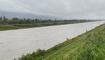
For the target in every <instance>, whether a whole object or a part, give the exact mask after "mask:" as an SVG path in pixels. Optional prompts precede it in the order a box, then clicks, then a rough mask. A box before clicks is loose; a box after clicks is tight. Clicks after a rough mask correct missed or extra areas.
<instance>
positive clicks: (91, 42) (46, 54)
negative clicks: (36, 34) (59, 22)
mask: <svg viewBox="0 0 105 60" xmlns="http://www.w3.org/2000/svg"><path fill="white" fill-rule="evenodd" d="M19 60H105V24H103V25H101V26H99V27H96V28H95V29H93V30H91V31H88V32H86V33H84V34H82V35H79V36H78V37H75V38H73V39H67V41H65V42H63V43H60V44H58V45H56V46H54V47H52V48H50V49H48V50H47V51H45V50H40V49H39V50H38V51H37V52H33V53H32V54H27V55H23V56H22V57H21V58H19Z"/></svg>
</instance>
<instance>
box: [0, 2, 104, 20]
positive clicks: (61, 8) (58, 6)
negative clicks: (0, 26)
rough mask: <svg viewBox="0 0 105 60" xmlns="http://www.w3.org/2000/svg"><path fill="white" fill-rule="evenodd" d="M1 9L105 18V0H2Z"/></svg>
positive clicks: (65, 16) (71, 16)
mask: <svg viewBox="0 0 105 60" xmlns="http://www.w3.org/2000/svg"><path fill="white" fill-rule="evenodd" d="M0 10H1V11H2V10H3V11H12V12H27V13H32V14H39V15H49V16H57V17H64V18H95V19H97V18H98V19H99V18H101V19H102V18H105V0H0Z"/></svg>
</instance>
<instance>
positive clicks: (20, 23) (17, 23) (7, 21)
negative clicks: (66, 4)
mask: <svg viewBox="0 0 105 60" xmlns="http://www.w3.org/2000/svg"><path fill="white" fill-rule="evenodd" d="M92 21H96V20H51V19H48V20H42V19H29V18H27V19H25V18H23V19H22V18H6V17H5V16H4V17H0V30H11V29H21V28H31V27H42V26H51V25H62V24H73V23H82V22H92Z"/></svg>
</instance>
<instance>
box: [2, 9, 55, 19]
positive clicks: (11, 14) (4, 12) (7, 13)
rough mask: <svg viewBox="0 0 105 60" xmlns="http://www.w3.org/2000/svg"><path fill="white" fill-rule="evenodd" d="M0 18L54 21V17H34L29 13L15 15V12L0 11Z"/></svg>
mask: <svg viewBox="0 0 105 60" xmlns="http://www.w3.org/2000/svg"><path fill="white" fill-rule="evenodd" d="M0 16H5V17H8V18H12V17H18V18H38V19H55V18H56V17H52V16H43V15H35V14H30V13H17V12H7V11H0Z"/></svg>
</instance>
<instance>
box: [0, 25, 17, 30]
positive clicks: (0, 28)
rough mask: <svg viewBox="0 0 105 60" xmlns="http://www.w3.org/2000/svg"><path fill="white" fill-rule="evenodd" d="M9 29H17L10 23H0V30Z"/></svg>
mask: <svg viewBox="0 0 105 60" xmlns="http://www.w3.org/2000/svg"><path fill="white" fill-rule="evenodd" d="M11 29H18V27H16V26H12V25H0V31H2V30H11Z"/></svg>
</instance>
